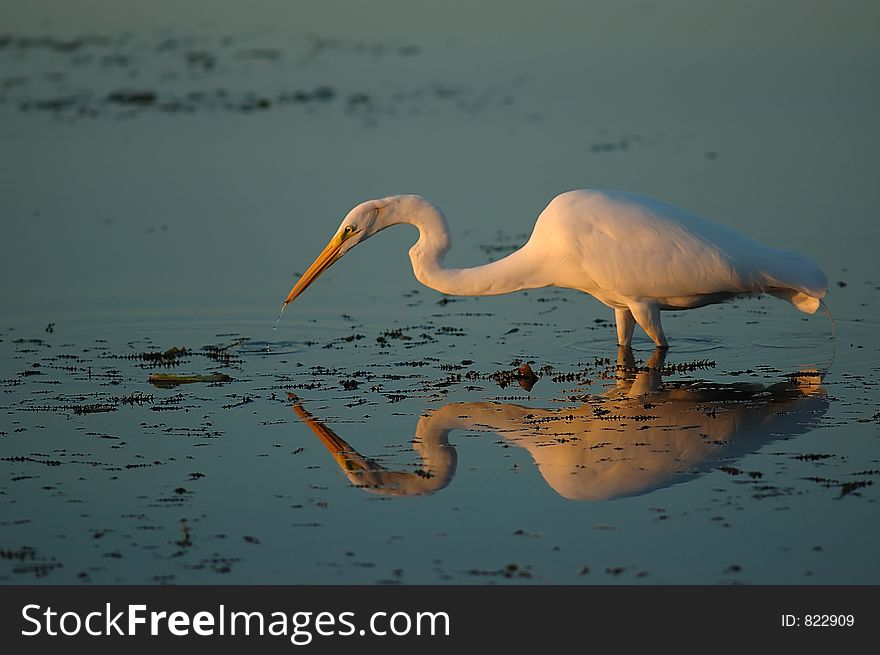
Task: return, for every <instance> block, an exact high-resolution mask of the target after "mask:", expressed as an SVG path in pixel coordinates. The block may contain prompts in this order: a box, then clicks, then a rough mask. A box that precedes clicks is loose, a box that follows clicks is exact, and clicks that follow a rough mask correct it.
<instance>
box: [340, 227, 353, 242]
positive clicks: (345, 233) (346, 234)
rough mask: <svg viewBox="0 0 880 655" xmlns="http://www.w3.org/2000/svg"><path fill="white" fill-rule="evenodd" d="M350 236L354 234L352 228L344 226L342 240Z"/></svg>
mask: <svg viewBox="0 0 880 655" xmlns="http://www.w3.org/2000/svg"><path fill="white" fill-rule="evenodd" d="M352 234H354V226H352V225H346V226H345V229H344V230H342V238H343V239H347V238H348V237H350V236H351V235H352Z"/></svg>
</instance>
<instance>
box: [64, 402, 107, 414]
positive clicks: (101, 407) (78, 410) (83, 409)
mask: <svg viewBox="0 0 880 655" xmlns="http://www.w3.org/2000/svg"><path fill="white" fill-rule="evenodd" d="M115 411H116V407H114V406H113V405H107V404H104V403H95V404H93V405H76V406H75V407H74V408H73V413H74V414H101V413H104V412H115Z"/></svg>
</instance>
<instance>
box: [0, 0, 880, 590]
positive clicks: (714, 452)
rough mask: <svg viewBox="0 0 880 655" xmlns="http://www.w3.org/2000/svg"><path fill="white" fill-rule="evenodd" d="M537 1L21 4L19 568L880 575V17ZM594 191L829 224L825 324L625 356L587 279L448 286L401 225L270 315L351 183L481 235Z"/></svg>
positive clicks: (745, 217)
mask: <svg viewBox="0 0 880 655" xmlns="http://www.w3.org/2000/svg"><path fill="white" fill-rule="evenodd" d="M502 4H503V10H502V9H501V6H502ZM531 4H532V3H522V6H521V7H518V6H517V5H515V4H511V3H494V4H493V3H489V4H487V5H486V7H485V8H482V9H475V8H473V7H471V6H470V5H469V4H467V3H461V4H457V3H452V4H449V3H443V5H442V6H437V7H434V8H425V7H417V8H415V7H411V6H410V3H402V2H401V3H395V2H386V3H371V4H370V5H369V7H366V6H364V7H362V6H360V5H359V4H354V3H353V4H352V5H348V4H346V3H302V4H298V5H296V6H295V7H292V6H288V5H286V4H280V3H279V4H277V5H276V4H274V3H266V4H265V5H260V6H259V9H257V10H255V9H254V8H253V6H252V5H250V4H249V5H248V8H247V10H245V9H244V6H243V5H242V6H241V7H238V6H236V5H234V4H232V3H230V4H229V5H228V6H227V5H225V4H219V3H210V5H209V4H208V3H206V4H205V5H203V6H198V4H197V3H194V4H193V5H191V6H190V5H187V6H186V7H184V8H182V9H181V8H180V7H178V6H177V4H176V3H151V4H149V6H147V5H143V3H136V4H131V5H130V6H124V5H120V3H115V2H114V3H109V2H108V3H104V2H93V3H89V4H88V5H86V6H81V7H79V8H78V9H74V8H72V7H70V6H69V5H68V3H49V2H32V3H28V5H27V7H26V8H25V7H17V8H12V9H5V10H4V12H3V13H4V15H3V17H2V34H0V132H2V138H0V141H2V147H0V179H2V181H3V182H2V189H3V192H2V194H0V211H2V222H0V275H2V279H3V280H4V282H3V284H2V286H0V306H2V307H3V313H2V316H0V391H2V394H0V410H2V411H0V466H2V469H3V476H2V478H0V580H3V581H4V582H8V583H12V582H59V583H64V582H78V581H79V582H93V583H100V582H132V583H150V582H177V583H191V582H205V583H210V582H241V583H244V582H256V583H272V582H285V583H287V582H289V583H300V582H302V583H341V582H346V583H348V582H356V583H375V582H389V583H403V584H407V583H444V582H466V583H507V582H517V583H532V582H539V583H577V584H589V583H633V582H644V583H688V582H696V583H716V582H722V583H729V582H750V583H817V582H818V583H878V582H880V568H878V566H877V562H876V552H877V551H878V548H880V529H878V527H877V521H876V516H877V506H876V500H877V497H878V490H880V484H878V483H880V473H878V471H880V462H878V459H880V441H878V436H880V434H878V426H880V413H878V410H880V390H878V387H877V383H876V378H877V373H878V370H880V357H878V342H877V337H876V335H877V329H878V324H880V312H878V309H877V307H878V301H880V271H878V270H877V264H876V253H875V250H876V244H877V240H878V237H880V228H878V220H877V218H878V217H877V215H876V207H877V206H878V205H880V202H878V201H880V198H878V195H880V188H878V187H877V185H876V176H877V167H876V153H877V150H878V147H880V136H878V130H877V126H876V116H877V115H878V114H880V92H878V90H877V86H876V84H875V80H876V76H877V73H878V64H880V58H878V54H880V52H878V50H880V46H878V45H877V43H876V38H875V34H876V28H877V24H878V17H880V13H878V11H877V10H876V8H874V7H873V6H871V5H870V4H869V3H857V2H849V3H844V4H845V5H846V6H845V7H841V6H840V4H839V3H838V4H835V5H834V7H828V6H825V5H826V3H805V2H791V3H774V4H773V6H772V7H770V8H768V7H767V6H766V3H729V5H730V6H725V5H724V4H722V3H711V5H707V4H706V3H698V2H674V3H650V2H632V3H630V2H613V3H612V2H596V3H574V2H572V3H565V2H557V3H549V4H548V3H542V7H541V8H540V9H538V8H537V7H531ZM340 15H344V16H346V19H345V21H344V22H340V20H339V16H340ZM499 15H500V16H503V20H499V18H498V17H499ZM793 17H796V18H797V20H794V18H793ZM577 187H599V188H618V189H626V190H630V191H635V192H638V193H642V194H646V195H651V196H656V197H659V198H662V199H664V200H667V201H670V202H673V203H675V204H677V205H680V206H682V207H684V208H687V209H690V210H692V211H696V212H698V213H701V214H703V215H706V216H707V217H710V218H713V219H716V220H718V221H721V222H724V223H727V224H729V225H732V226H735V227H737V228H739V229H741V230H742V231H744V232H746V233H748V234H750V235H752V236H754V237H756V238H759V239H760V240H762V241H765V242H768V243H771V244H774V245H778V246H785V247H789V248H792V249H797V250H802V251H805V252H808V253H810V254H812V255H813V256H814V257H815V258H816V259H817V260H818V261H819V262H820V263H821V264H822V266H823V268H824V269H825V271H826V272H827V273H828V275H829V279H830V280H831V291H830V294H829V296H828V298H827V301H828V304H829V305H830V307H831V309H832V311H833V312H834V316H835V319H836V335H835V337H834V338H833V339H832V337H831V325H830V323H829V321H828V320H827V319H826V318H825V317H823V316H821V315H819V316H812V317H805V316H804V315H802V314H799V313H797V312H796V311H795V310H794V309H793V308H791V307H790V306H787V305H784V304H782V303H780V302H778V301H775V300H773V299H766V300H752V301H740V302H735V303H731V304H728V305H722V306H716V307H709V308H705V309H701V310H696V311H692V312H684V313H677V314H672V315H667V316H665V317H664V323H665V325H666V332H667V334H668V335H669V337H670V339H671V343H672V348H671V350H670V351H669V353H668V355H667V356H666V357H665V359H662V358H661V357H659V355H658V354H656V353H654V352H653V350H652V348H651V344H650V342H648V341H647V339H645V338H644V336H643V335H641V334H640V337H639V339H637V340H636V342H635V353H634V359H633V360H631V361H629V360H627V359H626V358H625V357H623V356H622V355H620V354H619V353H618V351H617V348H616V346H615V335H614V327H613V324H612V323H611V322H610V321H611V319H612V316H611V312H610V310H608V309H607V308H605V307H604V306H602V305H600V304H599V303H598V302H596V301H594V300H592V299H591V298H588V297H584V296H582V295H580V294H577V293H575V292H569V291H559V290H552V289H547V290H540V291H532V292H528V293H521V294H517V295H514V296H510V297H497V298H481V299H473V298H465V299H451V298H449V299H447V298H443V297H442V296H440V295H439V294H437V293H435V292H434V291H432V290H430V289H426V288H423V287H420V286H419V285H418V283H417V282H416V281H415V280H414V278H413V277H412V273H411V271H410V268H409V262H408V259H407V256H406V249H407V247H408V246H409V245H410V244H411V243H412V241H413V240H414V238H415V233H414V232H413V231H408V230H407V229H403V228H401V229H399V230H389V231H388V232H387V233H384V234H383V235H382V236H381V237H380V238H377V239H374V240H371V241H370V243H369V245H368V246H365V247H364V248H363V249H359V250H357V251H355V252H354V253H352V254H351V255H350V256H349V257H347V258H346V260H345V261H344V262H342V263H340V264H339V265H337V266H336V267H335V268H333V269H332V270H331V271H330V272H328V273H327V274H325V275H324V276H323V277H322V278H321V280H320V281H319V282H318V283H316V284H315V285H314V286H313V287H312V288H311V289H309V291H308V292H306V293H305V294H304V295H303V297H302V298H301V299H298V300H297V301H296V303H295V304H294V305H293V306H291V307H290V308H289V309H288V311H287V312H285V315H284V317H283V319H282V321H281V322H280V324H277V327H276V317H277V311H278V307H279V305H280V302H281V300H282V299H283V298H284V296H285V295H286V294H287V292H288V291H289V289H290V286H291V284H292V282H293V280H294V278H295V274H296V273H298V272H301V271H302V270H304V268H305V267H306V266H307V265H308V264H309V263H310V262H311V261H312V259H313V257H314V256H315V255H316V254H317V253H318V252H319V251H320V249H321V248H322V247H323V246H324V244H325V243H326V240H327V238H328V237H329V236H330V235H331V233H332V231H333V230H334V229H335V227H336V226H337V225H338V223H339V220H340V219H341V217H342V216H343V215H344V214H345V213H346V212H347V211H348V209H350V208H351V207H352V206H353V205H355V204H357V203H358V202H360V201H361V200H364V199H366V198H369V197H376V196H381V195H387V194H390V193H420V194H422V195H424V196H426V197H428V198H431V199H433V200H434V201H436V202H437V203H439V204H440V205H442V206H443V207H444V209H445V210H446V212H447V214H448V216H449V220H450V224H451V227H452V230H453V235H454V239H455V242H456V245H455V246H454V248H453V250H452V252H451V253H450V257H449V261H450V263H451V264H455V265H467V264H478V263H483V262H485V261H487V260H488V259H491V258H497V257H500V256H503V255H504V254H506V252H509V251H510V249H512V248H514V247H516V246H518V245H520V244H522V243H523V242H524V240H525V238H526V237H527V235H528V233H529V231H530V229H531V226H532V223H533V220H534V217H535V216H536V215H537V214H538V213H539V212H540V210H541V209H542V208H543V206H544V205H545V204H546V203H547V201H549V199H550V198H552V197H553V196H554V195H555V194H557V193H559V192H561V191H563V190H566V189H570V188H577ZM171 348H178V349H186V352H183V353H181V352H180V351H177V352H176V354H175V353H169V354H168V355H167V356H165V357H162V356H161V353H165V352H166V351H168V350H169V349H171ZM526 362H527V363H529V365H530V366H531V368H532V370H533V371H534V372H536V373H537V374H538V376H539V378H540V379H539V380H538V381H537V383H535V384H534V386H532V387H531V389H527V387H529V386H530V385H529V384H520V381H519V380H517V379H516V372H517V370H518V369H519V367H520V366H521V364H523V363H526ZM160 374H161V375H178V376H184V375H201V376H212V375H222V376H228V378H229V379H228V380H227V379H226V378H222V379H223V380H225V381H213V382H212V381H201V382H194V383H190V384H181V385H177V386H168V384H167V383H166V384H164V385H163V384H161V379H159V380H157V379H156V377H155V376H156V375H160ZM151 376H152V377H153V380H152V381H151ZM214 379H215V380H219V379H220V378H214ZM523 382H525V381H523ZM291 394H292V395H291ZM645 394H647V395H645Z"/></svg>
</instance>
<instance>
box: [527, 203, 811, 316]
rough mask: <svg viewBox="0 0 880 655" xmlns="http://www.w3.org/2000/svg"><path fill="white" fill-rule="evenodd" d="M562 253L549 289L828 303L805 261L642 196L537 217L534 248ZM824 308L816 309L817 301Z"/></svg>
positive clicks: (548, 266) (564, 206)
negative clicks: (788, 295)
mask: <svg viewBox="0 0 880 655" xmlns="http://www.w3.org/2000/svg"><path fill="white" fill-rule="evenodd" d="M529 250H531V251H532V253H533V254H535V255H537V254H538V253H539V252H541V251H543V252H545V253H548V256H549V253H556V254H555V255H553V256H550V258H549V259H548V260H547V261H546V262H545V264H544V269H545V271H547V273H548V275H550V276H551V277H554V278H555V279H553V280H552V281H551V282H550V283H551V284H557V285H560V286H569V287H572V288H579V289H582V290H584V291H587V292H592V290H591V289H590V288H584V283H586V285H587V286H589V284H590V282H592V284H594V285H595V287H596V289H597V290H599V291H608V292H610V293H612V294H615V295H620V296H625V297H630V298H675V297H692V296H702V295H706V296H709V295H712V294H726V293H730V294H735V293H754V292H768V291H769V292H773V290H774V289H776V290H793V292H794V293H797V292H800V293H803V294H806V295H807V296H811V297H814V298H821V297H822V296H824V295H825V290H826V288H827V280H826V278H825V275H824V273H822V271H821V270H820V269H819V268H818V266H816V264H815V263H813V262H812V261H810V260H809V259H808V258H807V257H805V256H803V255H801V254H799V253H795V252H791V251H786V250H780V249H777V248H772V247H770V246H765V245H763V244H761V243H758V242H757V241H754V240H752V239H750V238H748V237H746V236H744V235H742V234H740V233H738V232H736V231H735V230H732V229H730V228H727V227H724V226H722V225H717V224H715V223H712V222H710V221H707V220H705V219H703V218H700V217H699V216H695V215H693V214H689V213H688V212H685V211H683V210H681V209H678V208H676V207H673V206H671V205H667V204H665V203H662V202H659V201H657V200H652V199H650V198H644V197H641V196H637V195H633V194H627V193H621V192H613V191H588V190H580V191H570V192H568V193H564V194H562V195H560V196H557V197H556V198H555V199H554V200H553V201H552V202H551V203H550V204H549V205H548V206H547V208H546V209H545V210H544V211H543V212H542V213H541V216H539V217H538V222H537V223H536V225H535V230H534V232H533V234H532V237H531V239H530V240H529ZM816 304H818V301H816Z"/></svg>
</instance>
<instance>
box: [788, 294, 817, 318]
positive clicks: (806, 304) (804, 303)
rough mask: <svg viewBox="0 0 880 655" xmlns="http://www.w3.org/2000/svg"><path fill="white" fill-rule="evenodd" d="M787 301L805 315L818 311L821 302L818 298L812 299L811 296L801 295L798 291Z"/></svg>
mask: <svg viewBox="0 0 880 655" xmlns="http://www.w3.org/2000/svg"><path fill="white" fill-rule="evenodd" d="M789 300H790V301H791V304H792V305H794V306H795V307H797V308H798V309H799V310H800V311H802V312H804V313H805V314H815V313H816V310H817V309H819V304H820V303H821V302H822V301H821V300H820V299H819V298H814V297H813V296H808V295H807V294H805V293H801V292H800V291H798V292H797V293H794V294H793V295H792V296H791V297H790V298H789Z"/></svg>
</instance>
